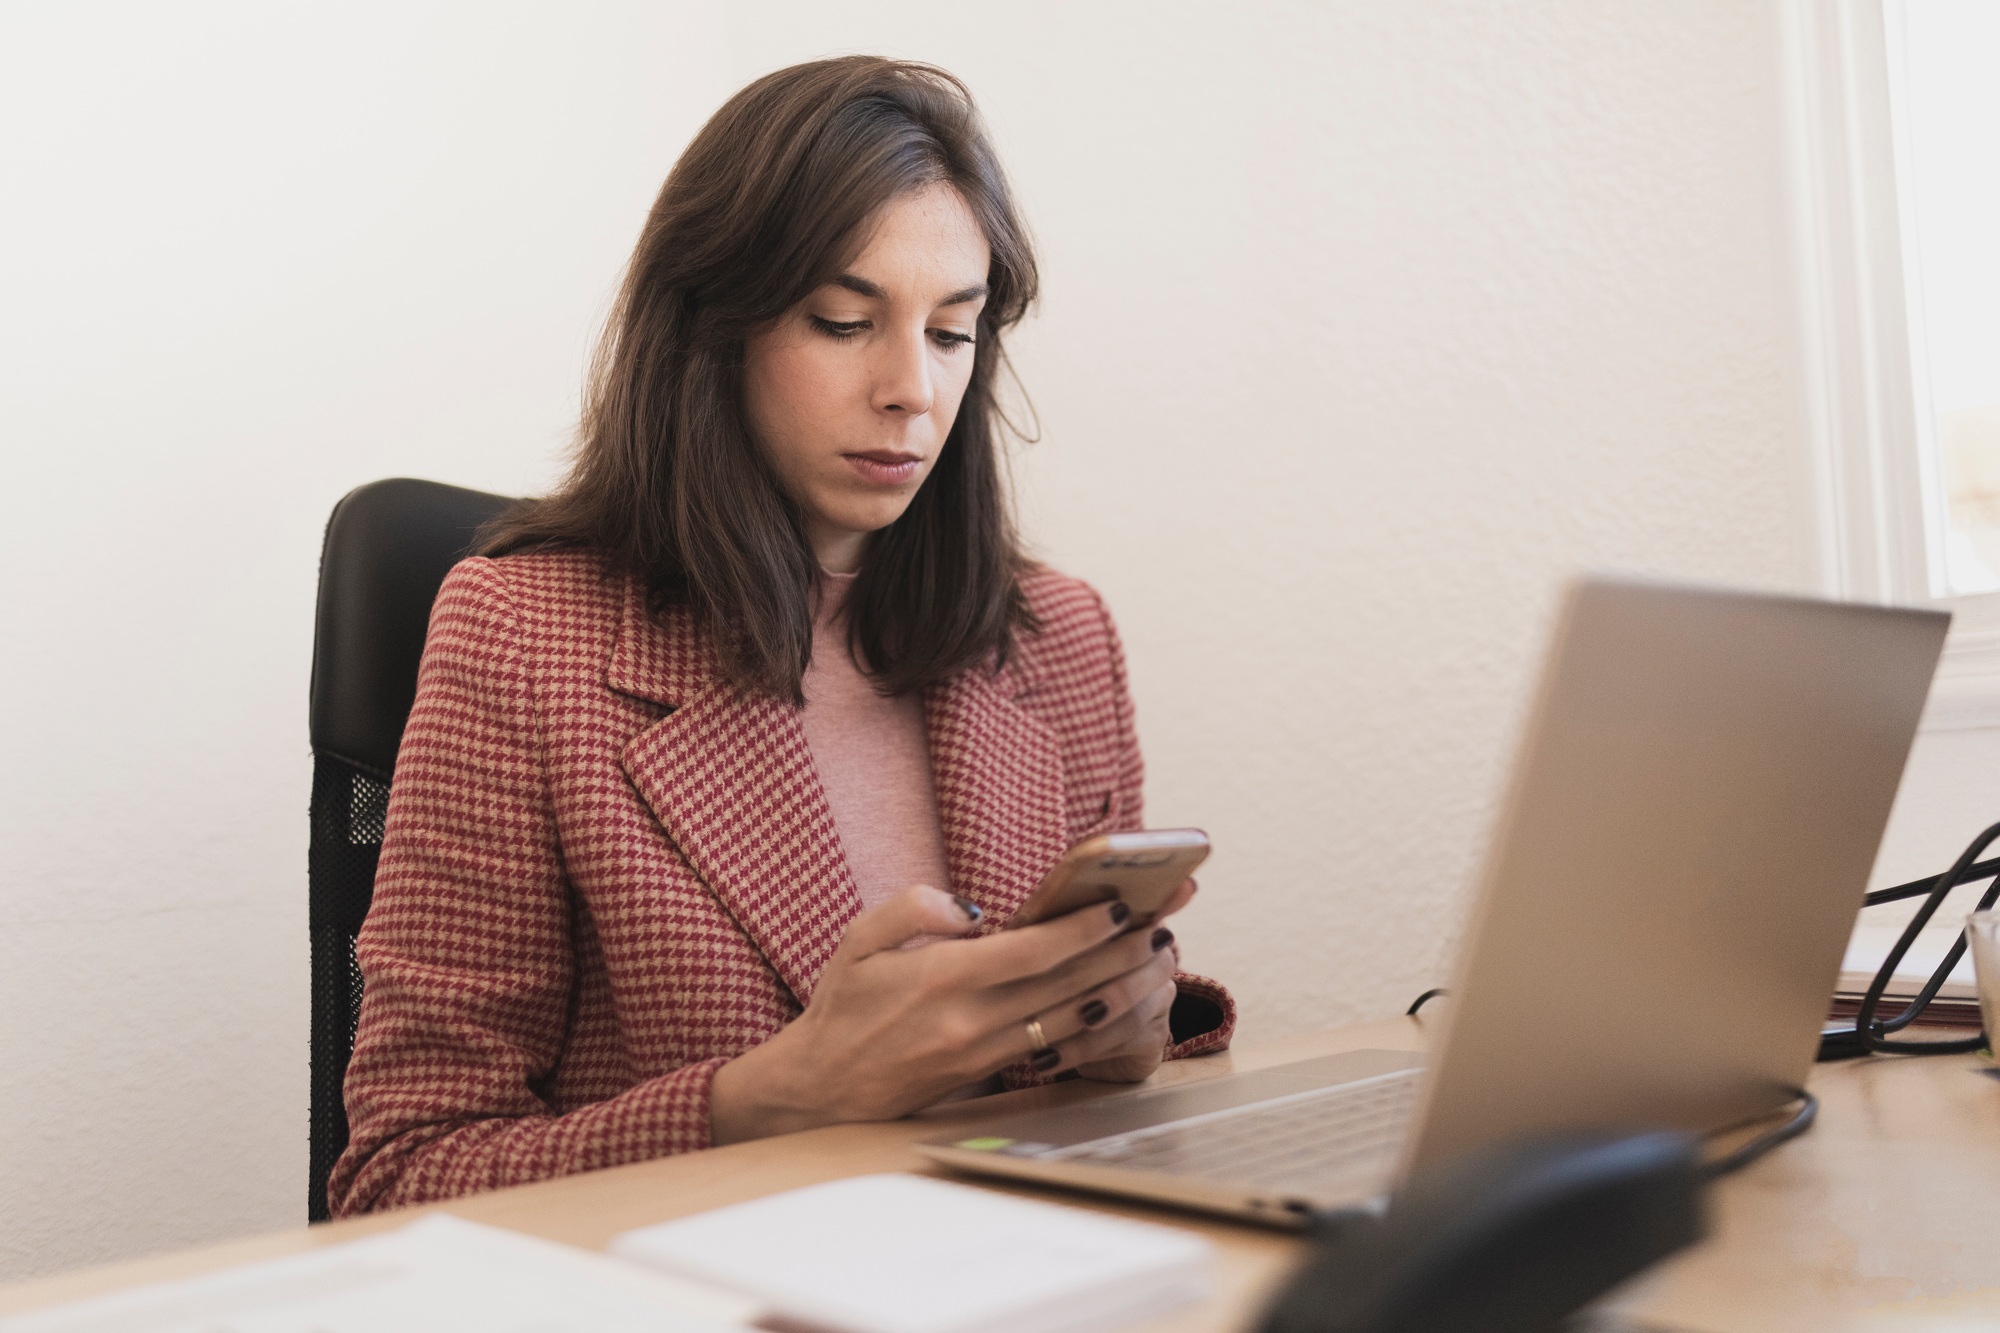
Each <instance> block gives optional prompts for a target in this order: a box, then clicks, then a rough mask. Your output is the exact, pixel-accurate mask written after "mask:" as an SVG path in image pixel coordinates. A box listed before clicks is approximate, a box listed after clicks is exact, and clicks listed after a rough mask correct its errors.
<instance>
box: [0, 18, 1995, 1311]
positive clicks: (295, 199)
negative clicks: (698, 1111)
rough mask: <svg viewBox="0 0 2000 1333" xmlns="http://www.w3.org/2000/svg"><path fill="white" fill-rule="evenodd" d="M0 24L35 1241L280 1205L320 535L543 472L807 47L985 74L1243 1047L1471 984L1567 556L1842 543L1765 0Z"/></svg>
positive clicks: (1148, 735)
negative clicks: (1781, 178)
mask: <svg viewBox="0 0 2000 1333" xmlns="http://www.w3.org/2000/svg"><path fill="white" fill-rule="evenodd" d="M9 14H10V17H9V19H8V20H7V22H8V23H9V25H10V28H11V29H12V31H9V32H6V33H0V127H3V128H0V135H5V136H6V137H5V139H4V141H0V153H4V158H0V171H4V176H3V177H0V179H4V180H5V182H6V185H5V188H6V190H7V191H8V202H7V206H6V207H5V208H4V209H0V288H3V289H4V290H5V291H6V292H7V296H6V299H5V300H4V302H0V339H4V342H0V350H4V353H5V357H6V361H5V364H6V366H7V371H6V374H5V377H4V379H0V440H4V448H5V450H6V460H5V462H6V468H5V473H4V476H5V478H6V485H5V487H4V489H0V506H4V510H0V513H4V523H0V556H3V557H4V559H5V568H6V569H7V571H8V577H7V578H6V579H5V580H0V625H4V626H5V627H6V629H5V634H6V639H5V643H6V645H7V648H8V651H7V652H5V653H0V718H4V727H5V731H4V734H0V851H4V855H0V913H4V920H5V922H6V925H5V928H4V929H0V1056H4V1059H5V1062H6V1076H5V1077H4V1078H0V1200H5V1205H6V1206H5V1207H4V1208H0V1277H4V1276H7V1275H18V1274H24V1273H30V1272H38V1271H47V1270H51V1269H55V1268H60V1267H66V1266H70V1265H74V1264H78V1263H83V1262H88V1261H91V1260H97V1259H104V1258H111V1257H118V1256H123V1255H128V1254H133V1253H138V1252H142V1251H145V1250H148V1249H155V1248H159V1247H163V1246H167V1245H175V1244H184V1243H189V1242H193V1241H196V1240H200V1239H204V1238H208V1237H214V1236H219V1235H225V1234H230V1233H236V1232H244V1231H249V1230H254V1229H259V1228H266V1227H272V1226H278V1225H283V1224H286V1223H290V1222H293V1221H295V1220H297V1219H298V1218H299V1217H300V1216H301V1214H302V1190H303V1180H304V1169H305V1154H304V1147H305V1144H304V1132H305V1053H306V988H305V956H306V954H305V929H304V927H305V911H304V901H305V900H304V872H305V820H304V813H305V801H306V787H307V755H306V739H305V689H306V679H307V652H308V646H309V642H310V635H311V625H310V610H311V598H312V587H313V575H314V561H315V558H316V554H317V549H318V542H319V530H320V525H321V523H322V522H323V521H324V517H325V514H326V512H327V510H328V508H329V507H330V506H331V504H332V503H333V501H334V500H335V499H336V498H337V497H338V496H339V495H340V494H341V493H342V492H343V491H345V490H346V489H347V488H348V487H349V486H351V485H353V484H355V483H358V482H360V481H363V480H367V479H370V478H374V477H379V476H385V475H393V474H414V475H419V476H431V477H435V478H439V479H442V480H449V481H455V482H460V483H464V484H469V485H474V486H483V487H487V488H491V489H497V490H518V489H522V488H524V487H528V486H532V485H535V484H537V483H538V482H540V481H541V480H543V479H545V478H546V477H547V476H548V475H549V474H550V464H551V460H552V458H553V456H554V453H555V450H556V447H557V445H558V444H559V442H560V439H561V436H562V433H563V430H564V428H565V426H566V424H567V421H568V419H569V416H570V414H571V412H572V411H573V405H574V395H575V383H576V378H577V374H578V371H579V369H580V364H581V360H582V355H583V352H584V348H585V346H586V341H587V334H588V331H589V328H590V325H591V323H592V321H593V319H594V318H595V317H596V315H597V313H598V312H599V311H600V309H601V306H602V303H603V300H604V298H605V296H606V295H607V293H608V290H609V287H610V285H611V282H612V280H613V278H614V277H615V274H616V270H617V267H618V264H619V262H620V260H621V258H622V255H623V252H624V250H625V248H626V247H627V245H628V244H629V242H630V239H631V237H632V236H633V234H634V233H635V231H636V229H637V226H638V224H639V221H640V218H641V216H642V213H643V210H644V208H645V205H646V203H647V201H648V199H649V197H650V195H651V193H652V191H653V189H654V188H655V187H656V185H657V183H658V179H659V177H660V176H661V174H662V173H663V172H664V170H665V168H666V167H667V165H668V164H669V162H670V161H671V159H672V157H673V155H674V153H675V152H676V151H677V149H678V148H679V146H680V144H681V143H682V142H684V141H685V139H686V137H687V135H688V134H689V133H690V132H691V131H692V129H693V128H694V127H695V125H696V124H698V122H699V119H700V117H701V116H702V115H704V114H706V112H707V111H708V110H709V109H711V108H712V107H713V106H714V105H715V104H716V103H717V102H719V100H720V99H721V98H722V97H723V96H724V95H725V94H726V93H727V92H728V91H729V90H730V89H732V88H733V87H735V86H737V85H739V84H740V83H741V82H743V81H744V80H746V79H747V78H749V77H750V76H752V75H754V74H757V73H761V72H763V71H764V70H766V69H769V68H772V67H774V66H776V65H779V64H782V63H786V62H789V61H791V60H794V59H799V58H805V57H809V56H814V55H819V54H825V53H830V52H833V51H839V50H853V49H873V50H883V51H889V52H893V53H897V54H906V55H914V56H920V57H924V58H928V59H932V60H936V61H939V62H941V63H944V64H946V65H948V66H950V67H952V68H954V69H956V70H958V71H959V72H960V73H962V74H963V75H964V76H965V77H966V78H967V79H968V80H969V81H970V82H971V83H972V84H973V86H974V87H975V89H976V90H977V92H978V93H979V94H980V96H981V97H982V99H983V100H984V102H985V104H986V107H987V109H988V113H989V117H990V119H991V121H992V123H993V125H994V127H995V130H996V133H997V136H998V138H999V139H1000V142H1001V146H1002V149H1003V152H1004V153H1005V154H1006V156H1007V158H1008V161H1009V164H1010V166H1011V168H1012V170H1013V172H1014V175H1015V176H1016V178H1017V180H1018V183H1019V185H1020V187H1021V192H1022V195H1023V199H1024V202H1025V204H1026V207H1027V209H1028V211H1029V215H1030V220H1031V223H1032V224H1033V226H1034V228H1035V230H1036V232H1037V233H1038V235H1039V237H1040V240H1041V243H1042V251H1043V256H1044V260H1045V263H1046V274H1047V290H1048V297H1047V301H1046V304H1045V306H1044V309H1043V312H1042V314H1041V315H1040V316H1039V318H1038V319H1037V320H1036V322H1035V323H1034V325H1033V326H1032V328H1030V329H1029V330H1028V331H1026V333H1025V334H1024V335H1023V336H1022V337H1021V339H1020V340H1019V342H1018V344H1017V353H1018V360H1019V362H1020V366H1021V370H1022V373H1023V376H1024V378H1025V379H1026V381H1027V383H1028V385H1029V386H1030V389H1031V391H1032V393H1033V396H1034V401H1035V403H1036V405H1037V406H1038V408H1039V409H1040V414H1041V418H1042V421H1043V423H1044V427H1045V439H1044V440H1043V442H1042V443H1041V444H1039V445H1037V446H1035V447H1034V448H1032V449H1030V450H1027V451H1025V452H1024V453H1023V456H1022V458H1021V461H1020V464H1019V470H1020V476H1021V480H1022V484H1023V489H1024V494H1025V499H1026V510H1027V515H1028V526H1029V530H1030V532H1031V534H1032V536H1033V537H1034V539H1035V540H1036V541H1037V543H1038V544H1039V545H1040V547H1041V548H1042V550H1043V551H1044V552H1045V553H1046V554H1047V555H1048V556H1049V557H1050V558H1051V559H1053V560H1054V561H1056V562H1057V563H1059V564H1061V565H1063V566H1065V567H1067V568H1069V569H1071V570H1073V571H1075V572H1077V573H1079V574H1083V575H1085V576H1087V577H1089V578H1092V579H1093V580H1095V581H1096V582H1097V583H1098V584H1099V585H1100V586H1101V587H1102V588H1103V589H1104V590H1105V592H1106V593H1107V594H1108V595H1109V596H1110V598H1111V600H1112V603H1113V606H1114V608H1115V609H1116V610H1117V612H1118V614H1119V616H1120V618H1121V620H1122V622H1123V625H1124V628H1125V632H1126V636H1127V640H1128V646H1129V648H1130V651H1131V654H1132V658H1133V666H1134V673H1135V680H1136V683H1137V689H1138V692H1139V696H1140V706H1141V709H1142V713H1141V725H1142V729H1143V733H1144V738H1145V741H1146V744H1147V747H1148V752H1149V758H1150V761H1151V765H1152V775H1153V776H1152V796H1153V817H1154V820H1155V822H1160V823H1164V822H1194V823H1201V824H1204V825H1206V826H1207V827H1208V828H1209V829H1210V830H1211V831H1213V832H1214V833H1215V835H1216V837H1217V840H1218V843H1219V845H1220V847H1221V848H1222V850H1221V851H1220V853H1219V854H1218V856H1217V858H1216V861H1215V863H1214V869H1213V873H1212V874H1209V875H1208V876H1207V877H1206V884H1207V890H1206V892H1205V894H1204V897H1203V899H1202V901H1201V902H1200V904H1199V905H1198V906H1197V907H1196V908H1195V909H1193V910H1192V911H1191V912H1190V914H1189V916H1188V917H1187V920H1186V928H1185V930H1184V931H1183V935H1184V937H1185V938H1186V939H1187V941H1188V944H1189V952H1190V954H1191V957H1192V961H1193V962H1194V963H1195V964H1196V965H1198V966H1202V967H1204V968H1207V969H1209V970H1212V971H1213V972H1215V973H1216V974H1218V975H1220V976H1222V977H1224V978H1226V979H1228V980H1229V981H1230V982H1231V984H1233V985H1234V986H1235V987H1236V989H1237V992H1238V994H1239V995H1240V996H1241V997H1242V999H1243V1001H1244V1008H1245V1033H1246V1035H1247V1036H1250V1037H1252V1038H1254V1037H1256V1036H1258V1035H1264V1036H1270V1035H1276V1034H1278V1033H1281V1032H1286V1031H1296V1030H1300V1029H1304V1028H1309V1027H1313V1026H1319V1025H1325V1024H1329V1023H1334V1022H1339V1021H1342V1020H1346V1019H1352V1018H1360V1017H1368V1016H1374V1015H1378V1014H1382V1013H1386V1012H1389V1011H1390V1010H1391V1009H1393V1008H1395V1007H1397V1006H1398V1005H1400V1004H1401V1003H1402V1002H1403V1001H1405V1000H1406V999H1407V998H1408V997H1409V996H1410V995H1411V994H1413V993H1414V992H1415V991H1416V990H1418V989H1421V988H1422V987H1423V986H1425V985H1428V984H1430V983H1432V982H1433V981H1435V980H1436V979H1437V977H1438V975H1439V972H1440V970H1441V967H1442V960H1443V958H1444V956H1445V949H1446V945H1447V943H1448V941H1449V940H1450V939H1451V937H1452V934H1453V932H1454V930H1455V928H1456V922H1457V917H1458V911H1459V907H1460V904H1461V903H1462V901H1463V886H1464V883H1465V879H1466V876H1467V873H1468V871H1469V868H1470V867H1471V865H1472V862H1473V858H1474V856H1475V853H1476V848H1477V845H1478V841H1479V836H1480V834H1481V832H1482V830H1483V826H1484V824H1485V821H1486V818H1487V812H1488V810H1489V808H1490V806H1491V801H1492V797H1493V794H1494V790H1495V784H1496V783H1497V781H1498V779H1499V776H1500V774H1501V772H1502V771H1503V769H1504V766H1505V760H1506V751H1507V747H1508V745H1509V743H1510V740H1511V729H1512V726H1513V722H1514V717H1515V712H1516V708H1517V705H1518V703H1519V702H1520V700H1521V698H1522V694H1523V691H1524V689H1525V688H1526V684H1527V672H1528V671H1529V670H1530V668H1531V666H1532V663H1533V661H1534V659H1535V657H1536V655H1537V653H1538V650H1539V643H1540V635H1541V632H1542V619H1543V617H1544V614H1545V612H1546V610H1547V608H1548V606H1549V604H1550V597H1551V592H1552V589H1553V586H1554V581H1555V580H1556V578H1557V577H1558V576H1559V575H1560V574H1562V573H1564V572H1566V571H1568V570H1570V569H1572V568H1575V567H1577V566H1581V565H1609V566H1616V567H1622V568H1627V569H1641V570H1652V571H1658V572H1667V573H1681V574H1691V575H1698V576H1701V577H1705V578H1714V579H1725V580H1730V581H1735V582H1749V583H1758V584H1767V585H1768V584H1775V585H1794V586H1802V585H1804V584H1805V583H1807V582H1808V581H1809V577H1810V571H1809V570H1808V569H1807V568H1806V566H1805V564H1804V555H1803V552H1804V551H1805V550H1806V549H1807V544H1806V543H1805V541H1804V540H1803V532H1804V528H1805V515H1804V503H1805V501H1804V497H1805V486H1804V483H1803V478H1804V471H1803V464H1802V459H1801V458H1800V456H1799V447H1800V446H1799V445H1798V444H1797V440H1796V431H1795V428H1794V425H1793V422H1792V420H1791V416H1790V400H1789V398H1788V396H1787V392H1786V389H1785V386H1784V384H1783V382H1782V366H1783V355H1782V346H1783V333H1784V318H1785V316H1784V306H1783V300H1784V296H1783V292H1782V290H1781V288H1780V285H1779V282H1778V278H1777V275H1778V274H1779V273H1780V272H1781V268H1780V264H1779V262H1778V244H1779V231H1778V229H1779V222H1778V219H1777V214H1776V207H1777V200H1776V196H1775V186H1774V184H1773V182H1774V180H1775V179H1776V171H1775V163H1774V158H1773V153H1774V143H1775V131H1774V126H1773V123H1772V122H1773V115H1774V111H1773V106H1774V97H1773V90H1772V86H1771V79H1770V77H1769V76H1768V73H1767V70H1768V62H1767V60H1766V57H1765V54H1764V52H1763V50H1762V46H1761V29H1760V20H1759V15H1758V11H1757V9H1756V7H1755V6H1754V5H1753V4H1750V3H1740V4H1724V3H1677V4H1667V3H1663V4H1653V5H1646V6H1606V5H1602V4H1599V3H1595V0H1560V2H1558V0H1546V2H1544V3H1537V4H1534V5H1508V6H1500V5H1483V4H1480V5H1474V4H1456V3H1453V4H1445V3H1431V2H1429V0H1426V2H1425V3H1418V4H1395V5H1391V4H1382V3H1374V2H1372V0H1357V2H1355V3H1340V4H1334V3H1325V2H1324V0H1322V2H1320V3H1312V4H1296V5H1281V4H1266V5H1260V6H1256V7H1250V6H1241V7H1234V6H1215V5H1207V4H1200V5H1197V4H1166V3H1161V2H1160V0H1146V2H1145V3H1124V4H1102V5H1088V6H1084V5H1059V4H1049V3H1027V4H1019V5H1014V6H1010V7H1008V8H1007V9H1006V10H1005V11H1004V13H1003V14H1001V15H1000V16H997V17H996V15H995V14H994V13H993V12H991V11H986V10H982V11H977V12H975V11H973V10H967V9H964V8H963V7H960V8H958V9H953V8H951V7H946V6H937V5H918V4H915V3H898V4H882V3H875V4H869V3H850V4H846V5H842V6H839V7H837V8H834V7H826V6H822V5H816V4H807V3H785V4H755V5H747V6H734V7H728V8H727V9H724V8H723V7H715V6H706V5H696V4H693V3H683V4H666V3H650V2H649V3H641V2H640V0H632V2H631V3H597V4H589V5H569V6H561V7H557V6H544V7H541V8H538V9H534V10H529V9H527V8H524V7H513V6H494V5H490V4H481V5H474V4H470V3H464V4H460V3H446V2H445V0H420V2H415V3H404V4H397V5H389V4H386V3H380V4H371V5H360V6H356V5H346V6H340V7H333V6H327V7H325V8H324V9H323V10H322V11H320V16H319V17H312V16H310V15H309V14H307V13H306V12H305V11H303V10H299V9H282V10H274V9H272V8H271V7H269V6H263V5H257V4H252V3H249V2H248V0H245V2H244V3H241V4H236V5H230V4H223V3H219V2H218V0H205V2H204V3H199V4H189V5H183V6H176V7H173V12H172V14H171V16H169V15H168V14H167V12H166V11H164V10H162V9H160V8H159V7H156V6H142V5H136V4H135V5H129V6H123V7H109V6H100V7H94V8H91V9H89V10H85V9H84V8H83V7H81V6H67V7H55V6H49V7H43V8H42V9H41V10H39V11H37V12H36V13H35V14H34V16H33V17H32V18H30V17H28V16H27V15H26V13H25V10H24V8H23V7H17V8H16V9H14V10H10V11H9ZM1961 758H1962V757H1961ZM1969 762H1971V761H1964V762H1959V764H1958V767H1956V768H1953V767H1951V766H1950V765H1946V766H1945V767H1944V768H1941V769H1940V770H1939V771H1940V772H1941V773H1947V772H1948V773H1962V772H1963V771H1965V764H1966V763H1969ZM1912 855H1913V856H1916V857H1917V859H1923V857H1922V853H1921V851H1917V852H1913V853H1912Z"/></svg>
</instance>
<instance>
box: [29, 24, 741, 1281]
mask: <svg viewBox="0 0 2000 1333" xmlns="http://www.w3.org/2000/svg"><path fill="white" fill-rule="evenodd" d="M686 8H688V9H689V10H695V9H697V8H699V9H701V10H704V11H705V10H706V8H707V7H706V6H700V7H697V6H687V7H686ZM4 22H5V30H4V31H0V193H4V200H5V202H4V204H0V292H4V293H5V295H4V296H0V366H4V370H0V449H4V451H5V463H4V470H0V568H4V570H5V571H6V573H5V577H4V578H0V644H4V651H0V1278H4V1277H6V1276H11V1275H20V1274H25V1273H33V1272H42V1271H49V1270H53V1269H57V1268H63V1267H68V1266H72V1265H76V1264H81V1263H86V1262H90V1261H94V1260H102V1259H109V1258H116V1257H122V1256H126V1255H130V1254H135V1253H139V1252H143V1251H147V1250H153V1249H159V1248H162V1247H166V1246H170V1245H182V1244H187V1243H191V1242H193V1241H197V1240H202V1239H207V1238H211V1237H216V1236H222V1235H228V1234H234V1233H239V1232H245V1231H251V1230H258V1229H264V1228H270V1227H276V1226H281V1225H288V1224H293V1223H296V1222H299V1221H302V1220H303V1219H304V1216H305V1214H304V1206H305V1171H306V1158H305V1147H306V1054H307V1030H306V1015H307V987H306V898H305V866H306V860H305V857H306V819H305V814H306V799H307V794H308V786H309V780H310V762H309V758H308V751H307V743H306V685H307V678H308V675H309V671H310V662H309V660H308V658H309V653H310V649H311V644H312V601H313V587H314V579H315V574H316V569H317V562H318V558H319V541H320V530H321V527H322V525H323V524H324V523H325V521H326V515H327V512H328V511H329V510H330V509H331V508H332V505H333V503H334V501H335V500H337V499H338V498H339V497H340V496H341V495H342V494H343V493H344V492H345V491H346V490H348V488H350V487H352V486H354V485H356V484H357V483H360V482H363V481H367V480H371V479H373V478H376V477H381V476H389V475H397V474H406V475H407V474H414V475H417V476H430V477H438V478H443V479H448V480H452V481H457V482H461V483H464V484H467V485H472V486H481V487H487V488H490V489H495V490H520V489H522V488H524V487H526V486H528V485H531V484H535V483H537V482H539V481H540V480H541V479H542V478H543V477H545V476H546V475H548V473H549V470H550V469H549V460H550V459H551V457H552V456H553V454H554V452H555V450H556V449H557V448H558V446H559V444H560V442H561V441H562V439H563V438H564V433H565V431H566V430H567V427H568V423H569V421H570V419H571V417H572V416H573V414H574V411H575V399H576V386H577V379H578V373H579V369H580V367H581V364H582V360H583V357H584V354H585V350H586V348H587V345H588V339H589V334H590V330H591V328H592V327H593V325H594V323H595V321H596V320H597V319H598V317H599V312H600V308H601V306H602V305H603V303H604V301H605V300H606V298H607V296H608V294H609V292H610V290H611V288H612V285H613V283H614V281H615V279H616V277H617V274H618V270H619V267H620V265H621V263H622V261H623V258H624V255H625V253H626V252H627V251H628V250H629V248H630V245H631V240H632V237H633V236H634V235H635V234H636V232H637V229H638V225H639V222H640V220H641V218H642V217H643V215H644V211H645V208H646V206H647V205H648V203H649V202H650V200H651V197H652V193H653V191H654V190H655V189H656V188H657V187H658V183H659V175H660V172H661V170H662V167H663V165H664V163H665V162H666V161H667V160H669V159H670V158H671V157H672V156H673V154H674V153H675V152H676V151H677V149H678V148H679V146H680V145H681V144H682V143H684V142H685V141H686V139H687V137H688V136H689V135H690V134H692V133H693V131H694V129H695V127H696V126H697V125H698V124H699V123H700V120H701V117H703V116H705V115H706V114H707V112H708V111H709V110H710V109H711V108H712V107H713V105H714V103H715V102H716V101H717V100H719V99H720V98H721V97H722V96H724V95H725V94H726V92H727V89H726V88H724V87H723V86H722V83H721V77H720V69H719V62H720V58H721V57H720V47H719V45H718V39H717V36H716V34H715V33H714V32H713V31H712V30H711V29H709V28H708V27H706V26H705V23H706V20H705V19H702V18H700V17H699V15H677V14H676V12H675V10H674V9H672V8H668V7H663V6H660V5H658V4H654V3H650V0H633V2H632V3H629V4H616V5H609V4H605V5H592V6H576V7H571V6H562V7H555V6H546V7H543V8H542V9H541V10H539V11H538V12H537V11H534V10H531V9H529V8H527V7H521V6H496V5H493V4H487V3H474V2H472V0H466V2H465V3H443V2H440V0H424V2H423V3H389V2H388V0H382V2H381V3H360V4H355V3H347V4H341V5H324V6H300V5H284V6H273V5H268V4H261V3H256V2H255V0H242V3H221V2H218V0H200V2H199V3H187V4H177V5H151V4H137V3H134V4H122V5H112V4H91V5H83V4H77V5H43V6H28V5H10V6H7V7H6V19H5V20H4Z"/></svg>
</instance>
